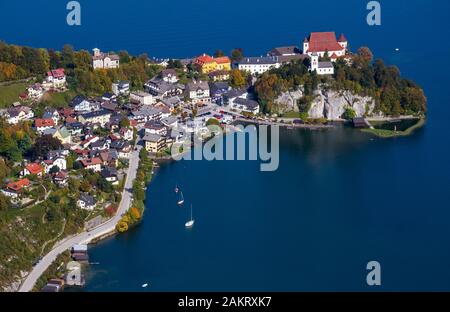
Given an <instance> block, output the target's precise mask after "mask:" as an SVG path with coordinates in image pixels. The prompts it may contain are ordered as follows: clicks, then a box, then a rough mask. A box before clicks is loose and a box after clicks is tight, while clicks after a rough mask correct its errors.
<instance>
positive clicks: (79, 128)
mask: <svg viewBox="0 0 450 312" xmlns="http://www.w3.org/2000/svg"><path fill="white" fill-rule="evenodd" d="M83 128H84V125H83V124H82V123H81V122H79V121H76V119H75V122H72V123H69V124H66V129H67V130H68V131H69V133H70V134H71V135H72V136H79V135H81V134H82V133H83Z"/></svg>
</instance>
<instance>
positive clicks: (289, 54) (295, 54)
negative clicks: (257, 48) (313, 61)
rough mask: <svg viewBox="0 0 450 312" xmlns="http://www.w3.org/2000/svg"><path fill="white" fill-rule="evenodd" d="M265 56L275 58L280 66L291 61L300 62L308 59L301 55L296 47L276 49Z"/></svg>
mask: <svg viewBox="0 0 450 312" xmlns="http://www.w3.org/2000/svg"><path fill="white" fill-rule="evenodd" d="M267 56H275V57H277V59H278V62H279V63H280V64H285V63H289V62H291V61H298V60H300V61H302V60H304V59H305V58H307V57H308V55H307V54H303V53H302V51H301V50H300V49H299V48H298V47H297V46H287V47H276V48H273V49H272V50H270V51H269V52H268V53H267Z"/></svg>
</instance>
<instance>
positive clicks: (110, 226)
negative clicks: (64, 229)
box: [19, 146, 141, 292]
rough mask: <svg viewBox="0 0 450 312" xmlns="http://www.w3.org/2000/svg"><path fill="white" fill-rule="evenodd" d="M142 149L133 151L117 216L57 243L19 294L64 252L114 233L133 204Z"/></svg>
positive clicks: (28, 287) (36, 267)
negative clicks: (133, 193)
mask: <svg viewBox="0 0 450 312" xmlns="http://www.w3.org/2000/svg"><path fill="white" fill-rule="evenodd" d="M140 149H141V147H140V146H138V147H137V150H136V151H133V153H132V155H131V157H130V163H129V167H128V173H127V178H126V181H125V187H124V190H123V193H122V200H121V202H120V204H119V208H118V209H117V213H116V215H115V216H114V217H113V218H111V219H109V220H108V221H107V222H105V223H103V224H102V225H100V226H98V227H97V228H95V229H93V230H91V231H89V232H83V233H80V234H77V235H75V236H73V237H70V238H67V239H65V240H62V241H61V242H59V243H57V244H56V245H55V246H54V247H53V249H52V250H51V251H50V252H49V253H48V254H47V255H45V256H44V257H43V258H42V260H41V261H40V262H39V263H38V264H37V265H36V266H35V267H34V268H33V270H32V271H31V272H30V273H29V274H28V276H27V278H26V279H25V281H24V282H23V283H22V285H21V286H20V288H19V292H29V291H31V290H32V289H33V287H34V285H35V284H36V281H37V280H38V279H39V277H40V276H41V275H42V274H43V273H44V272H45V270H47V268H48V267H49V266H50V265H51V264H52V263H53V261H55V259H56V257H57V256H58V255H60V254H62V253H63V252H64V251H66V250H68V249H70V248H72V246H73V245H76V244H87V243H89V242H91V241H92V240H93V239H95V238H98V237H101V236H103V235H105V234H107V233H110V232H112V231H114V229H115V227H116V224H117V223H118V222H119V220H120V219H121V217H122V215H123V214H124V213H125V212H127V210H128V209H129V208H130V205H131V203H132V193H131V192H132V189H133V182H134V180H135V178H136V173H137V168H138V165H139V151H140Z"/></svg>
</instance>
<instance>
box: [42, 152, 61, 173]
mask: <svg viewBox="0 0 450 312" xmlns="http://www.w3.org/2000/svg"><path fill="white" fill-rule="evenodd" d="M41 164H42V166H43V167H44V171H45V174H49V173H50V171H51V170H52V169H53V168H54V167H58V171H59V170H66V169H67V160H66V158H65V157H64V156H62V155H58V156H56V157H53V158H51V159H46V160H43V161H42V163H41Z"/></svg>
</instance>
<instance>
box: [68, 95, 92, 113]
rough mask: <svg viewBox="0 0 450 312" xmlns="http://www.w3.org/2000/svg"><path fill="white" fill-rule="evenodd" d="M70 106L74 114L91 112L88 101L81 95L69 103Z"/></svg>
mask: <svg viewBox="0 0 450 312" xmlns="http://www.w3.org/2000/svg"><path fill="white" fill-rule="evenodd" d="M70 106H71V107H72V108H73V109H74V110H75V111H76V112H88V111H90V110H91V104H90V103H89V101H88V100H87V99H86V98H85V97H84V96H82V95H77V96H76V97H74V98H73V99H72V101H71V102H70Z"/></svg>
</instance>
